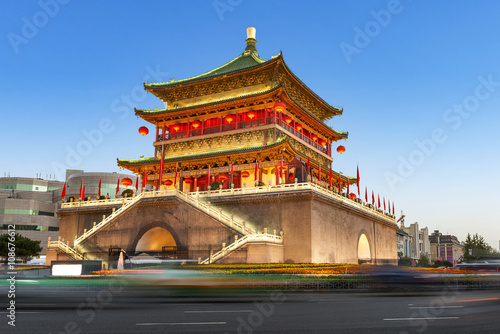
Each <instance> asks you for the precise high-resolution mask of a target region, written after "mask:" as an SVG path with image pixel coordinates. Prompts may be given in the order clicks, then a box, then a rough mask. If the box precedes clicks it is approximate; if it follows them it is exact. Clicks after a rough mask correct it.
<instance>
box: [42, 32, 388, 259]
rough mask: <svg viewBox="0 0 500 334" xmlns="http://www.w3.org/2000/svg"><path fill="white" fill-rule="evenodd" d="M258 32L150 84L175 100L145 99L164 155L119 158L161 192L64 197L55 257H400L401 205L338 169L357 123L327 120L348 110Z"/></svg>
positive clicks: (157, 149)
mask: <svg viewBox="0 0 500 334" xmlns="http://www.w3.org/2000/svg"><path fill="white" fill-rule="evenodd" d="M256 43H257V40H256V39H255V29H254V28H249V29H247V39H246V48H245V50H244V51H243V53H241V54H240V55H239V56H237V57H236V58H234V59H233V60H231V61H229V62H228V63H226V64H224V65H222V66H220V67H217V68H216V69H214V70H211V71H209V72H206V73H204V74H201V75H197V76H195V77H191V78H187V79H183V80H172V81H171V82H167V83H145V84H144V89H145V90H146V91H148V92H150V93H152V94H153V95H155V96H156V97H158V98H159V99H160V100H161V102H162V103H163V105H164V107H165V108H163V109H158V108H157V109H154V110H144V109H135V113H136V115H137V116H138V117H140V118H142V119H143V120H144V121H145V122H148V123H149V124H151V125H149V126H152V128H153V129H154V130H152V131H151V132H152V135H153V140H152V142H153V145H152V146H153V152H152V156H151V157H149V158H147V157H146V158H139V159H135V160H125V159H118V160H117V163H118V166H119V167H122V168H124V169H127V170H129V171H131V172H132V173H134V174H136V175H137V176H139V177H140V179H141V184H140V186H138V188H145V190H148V187H149V189H151V190H154V191H139V192H138V193H139V194H137V193H136V196H135V197H133V198H129V199H128V198H123V199H121V198H118V199H110V200H104V201H86V202H76V203H73V202H71V203H64V204H63V205H62V207H61V210H59V211H58V214H59V216H60V217H61V225H60V239H59V240H57V241H53V243H52V253H51V255H50V257H49V255H48V256H47V257H48V262H50V261H51V259H63V258H65V257H66V258H67V257H71V258H77V259H83V258H87V259H101V260H102V261H104V262H105V263H106V262H108V263H107V264H108V265H109V266H112V265H113V264H112V263H111V262H112V261H111V260H109V259H110V258H111V257H109V256H108V255H109V254H112V253H113V254H115V253H116V252H115V250H118V251H119V250H120V249H122V250H124V251H126V252H127V253H128V254H134V253H137V252H138V251H141V252H150V253H155V254H159V253H161V254H162V256H167V255H168V256H177V257H179V256H182V257H185V258H190V259H199V260H200V262H202V263H210V262H217V261H218V262H246V263H255V262H289V263H305V262H307V263H325V262H328V263H332V262H333V263H363V262H371V263H394V264H395V263H396V262H397V250H396V248H397V247H396V230H397V225H396V224H395V219H394V216H393V215H392V214H390V213H389V212H384V211H383V210H382V209H381V208H378V209H377V208H374V207H373V206H372V205H371V204H370V205H369V204H367V203H363V201H362V200H361V199H359V198H356V195H355V194H354V191H355V190H354V189H356V186H357V182H358V178H357V177H353V176H348V175H346V174H343V173H340V171H334V170H333V169H332V162H333V160H334V157H336V158H337V157H340V154H341V153H343V152H344V151H345V149H346V148H345V147H344V146H343V145H339V144H338V143H337V142H338V141H339V140H344V139H347V137H348V133H347V132H343V131H337V130H334V129H332V128H331V127H330V126H329V125H327V124H326V122H327V121H328V120H332V119H333V118H334V117H335V116H339V115H341V114H342V112H343V110H342V109H341V108H338V107H334V106H332V105H330V104H329V103H327V102H326V101H324V100H323V99H322V98H320V97H319V96H318V95H316V94H315V93H314V92H313V91H312V90H311V89H310V88H309V87H307V86H306V85H305V84H304V83H303V82H302V81H301V80H300V79H299V78H298V77H297V76H295V74H293V72H292V71H291V70H290V68H289V67H288V66H287V65H286V63H285V61H284V59H283V55H282V54H281V53H279V54H278V55H276V56H274V57H272V58H271V59H269V60H263V59H262V58H261V57H260V56H259V54H258V52H257V48H256ZM200 56H201V57H203V54H200ZM139 133H140V134H141V135H147V134H148V133H149V129H148V128H147V127H146V126H142V127H140V128H139ZM355 173H356V171H353V172H352V173H349V174H351V175H354V174H355ZM137 176H136V178H137ZM134 181H135V180H134ZM93 182H94V183H95V180H94V181H93ZM76 184H78V182H76ZM74 188H75V189H76V188H77V187H76V186H74ZM349 189H352V190H349Z"/></svg>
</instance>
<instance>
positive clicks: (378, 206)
mask: <svg viewBox="0 0 500 334" xmlns="http://www.w3.org/2000/svg"><path fill="white" fill-rule="evenodd" d="M377 197H378V205H377V209H378V208H380V195H379V194H377Z"/></svg>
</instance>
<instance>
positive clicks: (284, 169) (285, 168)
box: [278, 165, 288, 171]
mask: <svg viewBox="0 0 500 334" xmlns="http://www.w3.org/2000/svg"><path fill="white" fill-rule="evenodd" d="M278 169H279V170H281V166H280V165H278ZM287 169H288V166H286V165H285V166H283V171H286V170H287Z"/></svg>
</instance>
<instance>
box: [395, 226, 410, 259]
mask: <svg viewBox="0 0 500 334" xmlns="http://www.w3.org/2000/svg"><path fill="white" fill-rule="evenodd" d="M396 234H397V243H398V257H399V258H403V257H410V255H411V252H410V249H411V248H410V247H411V245H412V243H413V240H412V239H413V238H412V237H411V235H409V234H408V233H406V232H405V231H404V230H402V229H398V230H397V231H396Z"/></svg>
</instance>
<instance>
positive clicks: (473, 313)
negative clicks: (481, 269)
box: [0, 287, 500, 334]
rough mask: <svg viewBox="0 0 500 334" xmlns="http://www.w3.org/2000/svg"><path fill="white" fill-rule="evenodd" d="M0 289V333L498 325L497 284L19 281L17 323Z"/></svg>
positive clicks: (458, 329) (456, 329)
mask: <svg viewBox="0 0 500 334" xmlns="http://www.w3.org/2000/svg"><path fill="white" fill-rule="evenodd" d="M3 290H4V289H3ZM3 290H2V291H0V293H1V295H0V297H1V299H0V300H2V304H3V306H2V309H1V311H0V313H1V314H3V316H2V317H0V319H2V320H1V322H0V333H58V334H59V333H75V334H76V333H499V332H500V291H498V290H476V291H470V290H468V291H465V290H453V289H446V288H443V289H441V290H440V291H433V292H427V293H424V292H414V293H410V294H408V293H402V292H399V293H352V292H350V293H344V292H342V293H339V292H333V293H332V292H291V293H290V292H289V293H281V292H274V293H267V294H262V295H260V296H256V295H254V296H233V297H227V296H225V297H204V298H199V297H186V298H178V297H176V298H173V297H157V296H155V295H156V293H155V292H154V290H153V291H151V290H148V293H144V291H143V290H140V289H139V290H128V289H125V290H120V289H117V290H110V289H100V290H99V289H95V290H92V291H88V290H80V289H76V290H75V289H71V288H67V289H57V288H47V287H46V288H32V289H30V288H23V289H22V291H18V295H17V296H16V322H15V324H16V326H15V327H12V326H9V325H8V324H7V322H8V321H9V319H8V318H7V312H8V311H7V310H6V307H7V306H8V304H7V303H6V302H5V301H7V298H4V296H5V297H6V291H3Z"/></svg>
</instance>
